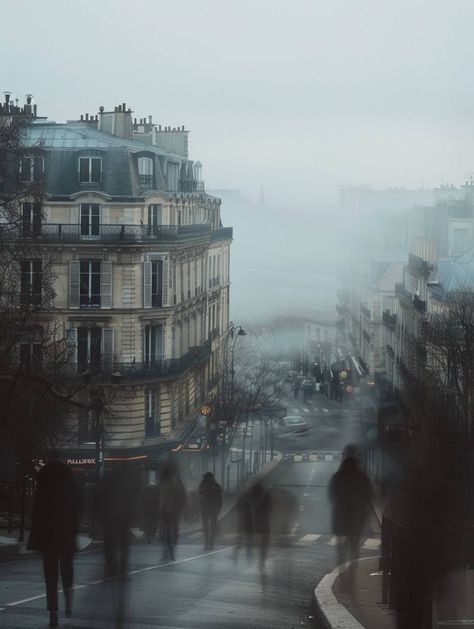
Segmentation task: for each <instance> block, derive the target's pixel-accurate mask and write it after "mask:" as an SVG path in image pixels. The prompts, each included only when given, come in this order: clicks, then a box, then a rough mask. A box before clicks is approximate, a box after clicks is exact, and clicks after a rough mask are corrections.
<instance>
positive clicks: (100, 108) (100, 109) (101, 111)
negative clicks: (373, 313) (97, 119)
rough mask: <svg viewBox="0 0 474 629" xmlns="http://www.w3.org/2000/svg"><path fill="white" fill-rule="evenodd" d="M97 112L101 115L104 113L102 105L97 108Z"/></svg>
mask: <svg viewBox="0 0 474 629" xmlns="http://www.w3.org/2000/svg"><path fill="white" fill-rule="evenodd" d="M99 111H100V113H101V114H103V113H104V106H103V105H101V106H100V107H99Z"/></svg>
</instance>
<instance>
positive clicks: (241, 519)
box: [234, 482, 272, 588]
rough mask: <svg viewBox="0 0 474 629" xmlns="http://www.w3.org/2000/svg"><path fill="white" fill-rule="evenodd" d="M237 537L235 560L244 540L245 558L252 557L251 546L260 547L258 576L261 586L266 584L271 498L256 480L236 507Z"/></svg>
mask: <svg viewBox="0 0 474 629" xmlns="http://www.w3.org/2000/svg"><path fill="white" fill-rule="evenodd" d="M237 509H238V526H239V530H238V537H237V543H236V546H235V551H234V560H235V561H237V558H238V554H239V551H240V548H241V547H242V545H243V542H244V540H245V544H246V548H247V559H248V560H249V561H250V559H251V557H252V547H253V544H254V543H257V544H258V546H259V549H260V557H259V561H260V576H261V582H262V588H264V587H265V585H266V574H265V561H266V558H267V552H268V545H269V542H270V517H271V513H272V499H271V496H270V492H269V491H267V490H266V489H265V488H264V486H263V484H262V483H261V482H257V483H256V484H255V485H254V486H253V487H252V489H251V490H250V491H249V493H248V494H247V496H245V498H244V499H243V500H241V502H240V503H239V505H238V507H237Z"/></svg>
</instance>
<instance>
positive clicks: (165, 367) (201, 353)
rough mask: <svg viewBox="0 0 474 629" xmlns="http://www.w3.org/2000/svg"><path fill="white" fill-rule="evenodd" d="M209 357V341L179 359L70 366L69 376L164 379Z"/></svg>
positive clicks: (192, 348)
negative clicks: (118, 375)
mask: <svg viewBox="0 0 474 629" xmlns="http://www.w3.org/2000/svg"><path fill="white" fill-rule="evenodd" d="M210 355H211V341H210V340H207V341H206V342H205V343H204V344H203V345H200V346H196V347H191V348H190V349H189V351H188V352H186V354H184V355H183V356H181V357H180V358H162V359H150V360H146V361H143V362H136V361H131V362H118V361H114V362H107V363H105V362H97V363H95V364H88V365H72V366H71V375H78V374H81V373H83V372H84V371H86V370H87V371H89V372H90V373H91V374H92V375H94V376H100V375H101V374H110V373H111V372H113V371H117V372H119V373H120V375H121V378H122V380H146V379H150V378H166V377H169V376H176V375H179V374H181V373H183V372H184V371H186V370H188V369H191V368H192V367H195V366H198V365H200V364H201V363H203V362H204V361H205V360H206V359H207V358H209V356H210ZM104 378H105V376H104Z"/></svg>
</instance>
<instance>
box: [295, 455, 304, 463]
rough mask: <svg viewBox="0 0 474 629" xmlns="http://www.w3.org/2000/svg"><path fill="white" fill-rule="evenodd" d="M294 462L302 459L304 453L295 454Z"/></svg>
mask: <svg viewBox="0 0 474 629" xmlns="http://www.w3.org/2000/svg"><path fill="white" fill-rule="evenodd" d="M293 460H294V462H295V463H296V462H298V461H302V460H303V455H302V454H295V456H294V459H293Z"/></svg>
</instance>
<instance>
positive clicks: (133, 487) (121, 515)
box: [97, 463, 140, 578]
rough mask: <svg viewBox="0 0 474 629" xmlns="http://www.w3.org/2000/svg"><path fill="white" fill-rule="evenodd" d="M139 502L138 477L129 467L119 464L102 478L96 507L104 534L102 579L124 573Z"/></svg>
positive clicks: (125, 464)
mask: <svg viewBox="0 0 474 629" xmlns="http://www.w3.org/2000/svg"><path fill="white" fill-rule="evenodd" d="M139 502H140V482H139V478H138V476H137V474H136V471H135V470H134V469H133V468H132V467H131V466H130V465H129V464H127V463H122V464H121V465H118V466H117V467H115V468H114V469H112V470H110V471H108V472H107V473H106V474H105V475H104V478H103V480H102V483H101V487H100V490H99V493H98V505H97V507H98V513H99V519H100V522H101V525H102V532H103V535H104V559H105V569H104V574H105V578H110V577H116V576H119V575H123V574H125V573H126V572H127V568H128V556H129V546H130V537H131V531H130V529H131V527H132V526H133V524H134V521H135V519H136V517H137V512H138V506H139Z"/></svg>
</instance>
